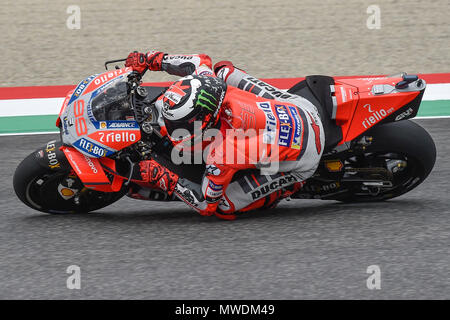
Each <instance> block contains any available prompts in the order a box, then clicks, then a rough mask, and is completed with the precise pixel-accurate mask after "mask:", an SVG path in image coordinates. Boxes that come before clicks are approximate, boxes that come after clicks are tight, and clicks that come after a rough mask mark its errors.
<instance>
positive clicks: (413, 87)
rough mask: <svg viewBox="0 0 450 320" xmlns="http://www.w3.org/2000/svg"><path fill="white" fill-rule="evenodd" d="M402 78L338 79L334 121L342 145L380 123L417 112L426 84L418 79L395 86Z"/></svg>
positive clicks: (335, 92)
mask: <svg viewBox="0 0 450 320" xmlns="http://www.w3.org/2000/svg"><path fill="white" fill-rule="evenodd" d="M401 81H403V78H402V77H401V76H398V77H378V78H355V79H339V80H336V83H335V85H334V95H333V97H334V98H333V99H334V101H335V102H334V103H335V107H336V112H335V120H336V123H337V124H338V125H340V126H341V127H342V132H343V137H344V138H343V139H342V141H341V142H340V143H339V144H342V143H344V142H348V141H351V140H353V139H355V138H356V137H358V136H360V135H361V134H363V133H364V132H365V131H367V130H369V129H370V128H372V127H374V126H375V125H378V124H380V123H381V122H389V121H400V120H404V119H409V118H412V117H414V116H415V115H416V114H417V112H418V109H419V105H420V102H421V99H422V95H423V92H424V90H425V87H426V83H425V81H424V80H422V79H417V80H416V81H413V82H411V83H409V84H408V85H407V86H406V87H404V88H396V85H397V84H398V83H399V82H401Z"/></svg>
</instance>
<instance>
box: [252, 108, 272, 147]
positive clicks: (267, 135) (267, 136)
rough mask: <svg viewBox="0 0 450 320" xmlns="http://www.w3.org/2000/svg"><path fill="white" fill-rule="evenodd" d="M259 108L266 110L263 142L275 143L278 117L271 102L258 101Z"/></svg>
mask: <svg viewBox="0 0 450 320" xmlns="http://www.w3.org/2000/svg"><path fill="white" fill-rule="evenodd" d="M256 104H257V106H258V108H259V109H260V110H262V111H263V112H264V115H265V117H266V127H265V128H264V131H263V143H265V144H274V143H275V140H276V135H277V118H276V117H275V115H274V114H273V112H272V108H271V106H270V102H257V103H256Z"/></svg>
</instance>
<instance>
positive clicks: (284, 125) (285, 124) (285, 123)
mask: <svg viewBox="0 0 450 320" xmlns="http://www.w3.org/2000/svg"><path fill="white" fill-rule="evenodd" d="M275 112H276V113H277V118H278V119H279V120H280V126H279V129H278V144H279V145H280V146H283V147H289V146H290V145H291V141H292V132H293V129H294V128H293V124H292V119H291V117H290V116H289V112H288V110H287V108H286V106H285V105H281V104H276V105H275Z"/></svg>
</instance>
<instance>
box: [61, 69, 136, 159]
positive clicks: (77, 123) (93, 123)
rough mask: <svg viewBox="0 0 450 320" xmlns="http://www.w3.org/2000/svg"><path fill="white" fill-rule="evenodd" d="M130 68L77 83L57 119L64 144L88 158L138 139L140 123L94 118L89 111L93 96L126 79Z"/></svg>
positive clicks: (116, 149) (108, 153)
mask: <svg viewBox="0 0 450 320" xmlns="http://www.w3.org/2000/svg"><path fill="white" fill-rule="evenodd" d="M131 71H132V70H131V69H130V68H123V69H117V70H114V71H107V72H105V73H102V74H97V75H92V76H90V77H87V78H86V79H84V80H83V81H81V82H80V83H79V84H78V86H77V87H76V88H75V89H74V90H73V93H72V94H71V95H70V98H69V97H66V99H65V101H64V103H63V107H62V109H61V112H60V116H59V118H58V121H57V125H58V126H59V125H62V131H61V137H62V140H63V142H64V144H65V145H69V146H73V147H74V148H75V149H77V150H78V151H79V152H81V153H82V154H84V155H86V156H88V157H92V158H101V157H105V156H109V155H111V154H113V153H115V152H117V151H119V150H121V149H123V148H125V147H127V146H129V145H131V144H133V143H135V142H137V141H139V140H140V138H141V133H140V129H139V125H138V123H137V122H136V121H135V119H134V118H132V119H127V120H112V121H111V120H108V119H105V121H97V119H96V118H95V117H94V114H93V110H92V101H93V99H94V98H95V97H97V96H98V95H99V94H101V93H102V92H104V90H106V89H108V88H109V87H112V86H114V85H115V84H117V83H118V82H122V81H126V80H127V76H128V74H129V73H130V72H131ZM67 100H68V101H67Z"/></svg>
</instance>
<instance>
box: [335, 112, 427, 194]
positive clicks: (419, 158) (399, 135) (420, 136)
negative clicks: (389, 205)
mask: <svg viewBox="0 0 450 320" xmlns="http://www.w3.org/2000/svg"><path fill="white" fill-rule="evenodd" d="M367 136H369V137H371V139H372V142H371V144H370V145H368V146H367V147H365V148H364V150H363V151H360V152H355V154H354V155H351V156H349V157H348V158H347V159H346V160H345V163H344V166H345V175H344V177H343V179H342V185H343V186H345V187H347V188H348V190H349V191H348V192H346V193H343V194H341V195H340V196H339V197H337V198H336V200H340V201H344V202H367V201H380V200H387V199H392V198H395V197H398V196H400V195H402V194H404V193H406V192H409V191H411V190H412V189H414V188H415V187H417V186H418V185H419V184H420V183H422V182H423V181H424V180H425V179H426V177H427V176H428V175H429V174H430V172H431V170H432V169H433V167H434V163H435V161H436V146H435V144H434V141H433V139H432V138H431V136H430V135H429V133H428V132H427V131H426V130H425V129H423V128H422V127H421V126H419V125H418V124H416V123H414V122H412V121H409V120H404V121H400V122H392V123H387V124H384V125H381V126H379V127H376V128H374V129H373V130H371V131H370V132H369V133H368V134H367ZM352 180H354V182H352Z"/></svg>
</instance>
